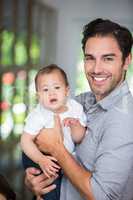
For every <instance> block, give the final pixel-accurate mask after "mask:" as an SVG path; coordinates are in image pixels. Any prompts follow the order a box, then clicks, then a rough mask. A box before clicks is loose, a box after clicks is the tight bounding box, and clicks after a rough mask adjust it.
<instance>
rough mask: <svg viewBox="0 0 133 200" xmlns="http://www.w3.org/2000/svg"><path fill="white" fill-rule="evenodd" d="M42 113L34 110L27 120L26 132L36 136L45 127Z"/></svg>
mask: <svg viewBox="0 0 133 200" xmlns="http://www.w3.org/2000/svg"><path fill="white" fill-rule="evenodd" d="M43 124H44V123H43V120H42V116H41V113H40V112H39V110H37V109H34V110H33V111H32V112H31V113H30V114H29V115H28V116H27V118H26V119H25V126H24V132H26V133H29V134H32V135H36V134H38V132H39V131H40V130H41V129H42V128H43V127H44V125H43Z"/></svg>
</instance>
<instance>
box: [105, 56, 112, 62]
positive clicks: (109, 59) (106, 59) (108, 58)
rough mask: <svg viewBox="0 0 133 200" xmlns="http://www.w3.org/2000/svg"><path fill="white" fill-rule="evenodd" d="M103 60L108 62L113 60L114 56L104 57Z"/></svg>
mask: <svg viewBox="0 0 133 200" xmlns="http://www.w3.org/2000/svg"><path fill="white" fill-rule="evenodd" d="M104 60H105V61H107V62H110V61H113V60H114V58H113V57H105V58H104Z"/></svg>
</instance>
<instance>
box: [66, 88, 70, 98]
mask: <svg viewBox="0 0 133 200" xmlns="http://www.w3.org/2000/svg"><path fill="white" fill-rule="evenodd" d="M66 90H67V91H66V92H67V94H66V95H67V96H69V94H70V87H69V86H67V88H66Z"/></svg>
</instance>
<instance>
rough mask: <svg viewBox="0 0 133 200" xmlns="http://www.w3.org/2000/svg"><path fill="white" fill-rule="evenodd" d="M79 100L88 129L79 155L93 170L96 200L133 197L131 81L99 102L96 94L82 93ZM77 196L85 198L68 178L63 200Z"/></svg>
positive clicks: (132, 199)
mask: <svg viewBox="0 0 133 200" xmlns="http://www.w3.org/2000/svg"><path fill="white" fill-rule="evenodd" d="M78 100H79V102H80V103H81V104H82V105H83V106H84V111H85V113H86V115H87V125H88V129H87V134H86V136H85V138H84V139H83V141H82V143H81V144H80V145H78V146H77V148H76V156H77V159H78V161H79V162H80V163H81V164H82V165H83V166H84V167H85V168H86V169H87V170H89V171H90V172H91V173H92V178H91V187H92V191H93V194H94V197H95V199H96V200H133V97H132V95H131V93H130V91H129V89H128V85H127V82H126V81H124V82H123V83H122V84H121V85H120V86H119V87H118V88H116V89H115V90H114V91H113V92H112V93H110V94H109V95H108V96H107V97H105V98H104V99H103V100H101V101H99V102H98V103H96V100H95V98H94V96H93V94H92V93H84V94H81V95H80V96H78ZM70 167H71V165H70ZM74 199H76V200H83V199H84V198H83V197H82V196H80V194H79V193H78V191H77V190H76V189H75V188H74V187H73V186H72V185H71V184H70V182H69V181H68V180H67V179H66V178H64V179H63V181H62V189H61V200H74Z"/></svg>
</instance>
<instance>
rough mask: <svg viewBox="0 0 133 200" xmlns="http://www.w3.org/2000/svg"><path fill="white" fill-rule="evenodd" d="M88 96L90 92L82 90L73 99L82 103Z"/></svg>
mask: <svg viewBox="0 0 133 200" xmlns="http://www.w3.org/2000/svg"><path fill="white" fill-rule="evenodd" d="M90 98H92V92H84V93H81V94H79V95H77V96H75V100H76V101H78V102H79V103H81V104H84V102H86V101H88V100H89V99H90Z"/></svg>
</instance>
